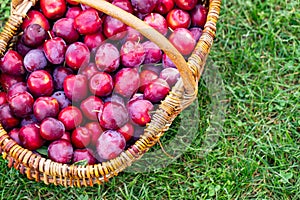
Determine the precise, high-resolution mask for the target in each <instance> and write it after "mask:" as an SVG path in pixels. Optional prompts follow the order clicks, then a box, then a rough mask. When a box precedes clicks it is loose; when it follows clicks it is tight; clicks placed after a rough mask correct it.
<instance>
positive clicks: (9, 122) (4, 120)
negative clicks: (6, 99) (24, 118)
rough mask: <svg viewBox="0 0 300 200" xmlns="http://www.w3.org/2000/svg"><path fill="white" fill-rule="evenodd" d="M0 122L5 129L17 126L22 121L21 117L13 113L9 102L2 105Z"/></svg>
mask: <svg viewBox="0 0 300 200" xmlns="http://www.w3.org/2000/svg"><path fill="white" fill-rule="evenodd" d="M0 123H1V125H2V126H3V128H4V129H5V130H10V129H12V128H15V127H16V126H18V125H19V123H20V119H18V118H17V117H16V116H14V115H13V113H12V111H11V109H10V108H9V105H8V103H6V104H3V105H1V106H0Z"/></svg>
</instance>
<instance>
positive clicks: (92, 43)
mask: <svg viewBox="0 0 300 200" xmlns="http://www.w3.org/2000/svg"><path fill="white" fill-rule="evenodd" d="M104 41H105V37H104V35H103V34H102V32H96V33H93V34H89V35H85V36H84V44H85V45H86V46H87V47H88V48H89V49H90V51H92V50H93V49H94V48H97V47H99V46H100V45H101V44H102V43H103V42H104Z"/></svg>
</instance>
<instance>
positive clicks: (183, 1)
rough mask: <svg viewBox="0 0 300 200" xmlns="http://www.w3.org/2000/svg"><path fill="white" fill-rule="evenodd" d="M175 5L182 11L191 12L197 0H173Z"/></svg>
mask: <svg viewBox="0 0 300 200" xmlns="http://www.w3.org/2000/svg"><path fill="white" fill-rule="evenodd" d="M174 1H175V5H176V6H177V7H178V8H180V9H182V10H192V9H193V8H195V6H196V4H197V2H198V0H174Z"/></svg>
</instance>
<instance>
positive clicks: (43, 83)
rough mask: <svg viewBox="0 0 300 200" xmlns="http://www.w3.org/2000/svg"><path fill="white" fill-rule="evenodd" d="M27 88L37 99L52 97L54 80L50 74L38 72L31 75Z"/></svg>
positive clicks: (42, 71)
mask: <svg viewBox="0 0 300 200" xmlns="http://www.w3.org/2000/svg"><path fill="white" fill-rule="evenodd" d="M27 87H28V89H29V91H30V92H31V94H33V95H34V96H35V97H40V96H50V95H51V94H52V92H53V90H54V85H53V79H52V77H51V75H50V74H49V72H47V71H45V70H36V71H34V72H32V73H31V74H30V75H29V77H28V79H27Z"/></svg>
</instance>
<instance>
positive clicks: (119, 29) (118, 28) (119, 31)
mask: <svg viewBox="0 0 300 200" xmlns="http://www.w3.org/2000/svg"><path fill="white" fill-rule="evenodd" d="M126 29H127V25H126V24H124V23H123V22H121V21H120V20H118V19H116V18H113V17H111V16H106V17H105V18H104V21H103V33H104V35H105V36H106V37H107V38H108V39H110V40H120V39H122V38H124V37H125V35H126Z"/></svg>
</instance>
